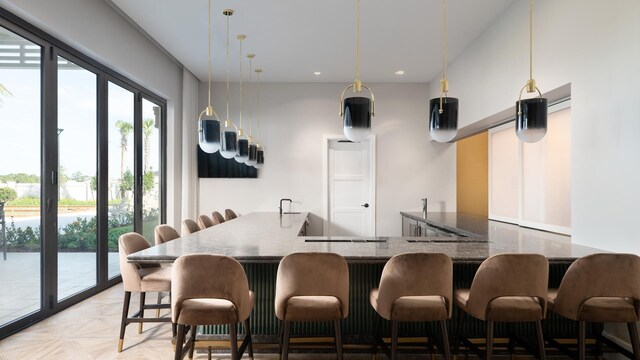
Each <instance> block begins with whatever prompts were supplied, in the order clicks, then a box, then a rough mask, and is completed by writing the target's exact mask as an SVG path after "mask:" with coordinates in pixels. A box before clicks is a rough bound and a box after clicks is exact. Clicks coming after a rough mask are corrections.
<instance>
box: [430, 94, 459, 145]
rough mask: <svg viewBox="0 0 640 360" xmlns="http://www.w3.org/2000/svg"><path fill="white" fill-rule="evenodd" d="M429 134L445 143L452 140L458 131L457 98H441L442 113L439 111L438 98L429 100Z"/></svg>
mask: <svg viewBox="0 0 640 360" xmlns="http://www.w3.org/2000/svg"><path fill="white" fill-rule="evenodd" d="M429 110H430V111H429V114H430V115H429V134H430V135H431V138H432V139H433V140H435V141H437V142H441V143H445V142H449V141H451V140H453V138H455V137H456V134H457V132H458V99H456V98H452V97H443V98H442V113H440V98H439V97H438V98H435V99H431V101H430V102H429Z"/></svg>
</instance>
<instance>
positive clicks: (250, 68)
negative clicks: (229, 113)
mask: <svg viewBox="0 0 640 360" xmlns="http://www.w3.org/2000/svg"><path fill="white" fill-rule="evenodd" d="M254 57H255V54H247V58H249V89H247V92H248V94H247V96H248V97H249V99H251V86H252V84H253V58H254ZM252 135H253V111H252V110H251V106H249V139H251V136H252Z"/></svg>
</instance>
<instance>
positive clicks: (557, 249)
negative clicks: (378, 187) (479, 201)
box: [129, 212, 602, 263]
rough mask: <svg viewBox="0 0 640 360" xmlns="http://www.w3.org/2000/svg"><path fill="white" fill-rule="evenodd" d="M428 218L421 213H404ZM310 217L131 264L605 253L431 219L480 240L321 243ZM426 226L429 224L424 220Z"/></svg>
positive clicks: (151, 253) (457, 220) (211, 232)
mask: <svg viewBox="0 0 640 360" xmlns="http://www.w3.org/2000/svg"><path fill="white" fill-rule="evenodd" d="M403 215H405V216H411V217H414V216H415V217H419V218H422V214H421V213H403ZM307 216H308V213H306V212H304V213H301V214H285V215H282V216H280V215H279V214H278V213H277V212H255V213H250V214H247V215H244V216H240V217H238V218H236V219H234V220H231V221H227V222H225V223H222V224H219V225H215V226H213V227H211V228H208V229H205V230H201V231H199V232H197V233H194V234H190V235H185V236H183V237H181V238H179V239H176V240H173V241H170V242H168V243H165V244H162V245H158V246H153V247H151V248H149V249H146V250H143V251H139V252H137V253H134V254H131V255H129V261H130V262H137V263H158V262H173V261H174V260H175V259H177V258H178V257H179V256H181V255H186V254H196V253H215V254H223V255H227V256H231V257H233V258H235V259H237V260H238V261H240V262H250V263H257V262H270V263H271V262H278V261H280V259H281V258H282V257H283V256H285V255H287V254H290V253H294V252H334V253H338V254H340V255H342V256H344V257H345V258H346V259H347V261H349V262H351V263H383V262H386V261H387V260H388V259H389V258H391V257H392V256H394V255H397V254H402V253H408V252H439V253H445V254H447V255H449V256H451V258H452V259H453V260H454V261H455V262H480V261H482V260H484V259H486V258H487V257H489V256H492V255H495V254H500V253H539V254H543V255H545V256H546V257H547V258H549V260H550V261H572V260H574V259H576V258H578V257H581V256H585V255H588V254H592V253H597V252H602V250H599V249H595V248H590V247H586V246H581V245H574V244H571V242H570V241H571V240H570V238H568V237H566V236H561V235H556V234H551V233H547V232H543V231H536V230H531V229H524V228H520V227H518V226H515V225H510V224H504V223H499V222H494V221H488V220H487V219H482V218H473V217H469V216H466V217H465V216H464V215H463V216H461V215H460V214H456V213H430V214H429V215H428V216H427V220H428V221H431V222H432V224H435V225H439V226H445V227H450V228H457V229H461V230H465V231H467V232H471V233H475V234H478V235H480V236H479V237H460V238H458V237H437V238H434V237H431V238H425V237H422V238H411V237H344V236H342V237H324V236H322V237H319V236H316V237H314V236H298V235H299V233H300V230H301V229H302V228H303V227H304V224H305V221H306V219H307ZM423 220H424V219H423Z"/></svg>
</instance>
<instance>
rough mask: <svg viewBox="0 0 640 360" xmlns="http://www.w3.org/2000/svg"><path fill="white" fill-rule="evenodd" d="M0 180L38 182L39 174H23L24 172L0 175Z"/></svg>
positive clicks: (6, 181)
mask: <svg viewBox="0 0 640 360" xmlns="http://www.w3.org/2000/svg"><path fill="white" fill-rule="evenodd" d="M0 182H4V183H8V182H16V183H21V184H29V183H31V184H33V183H40V176H38V175H33V174H25V173H15V174H7V175H0Z"/></svg>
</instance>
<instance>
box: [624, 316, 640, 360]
mask: <svg viewBox="0 0 640 360" xmlns="http://www.w3.org/2000/svg"><path fill="white" fill-rule="evenodd" d="M627 327H628V328H629V338H630V339H631V346H632V347H633V357H634V358H635V359H636V360H640V340H639V339H638V327H637V326H636V323H635V322H630V323H627Z"/></svg>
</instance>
